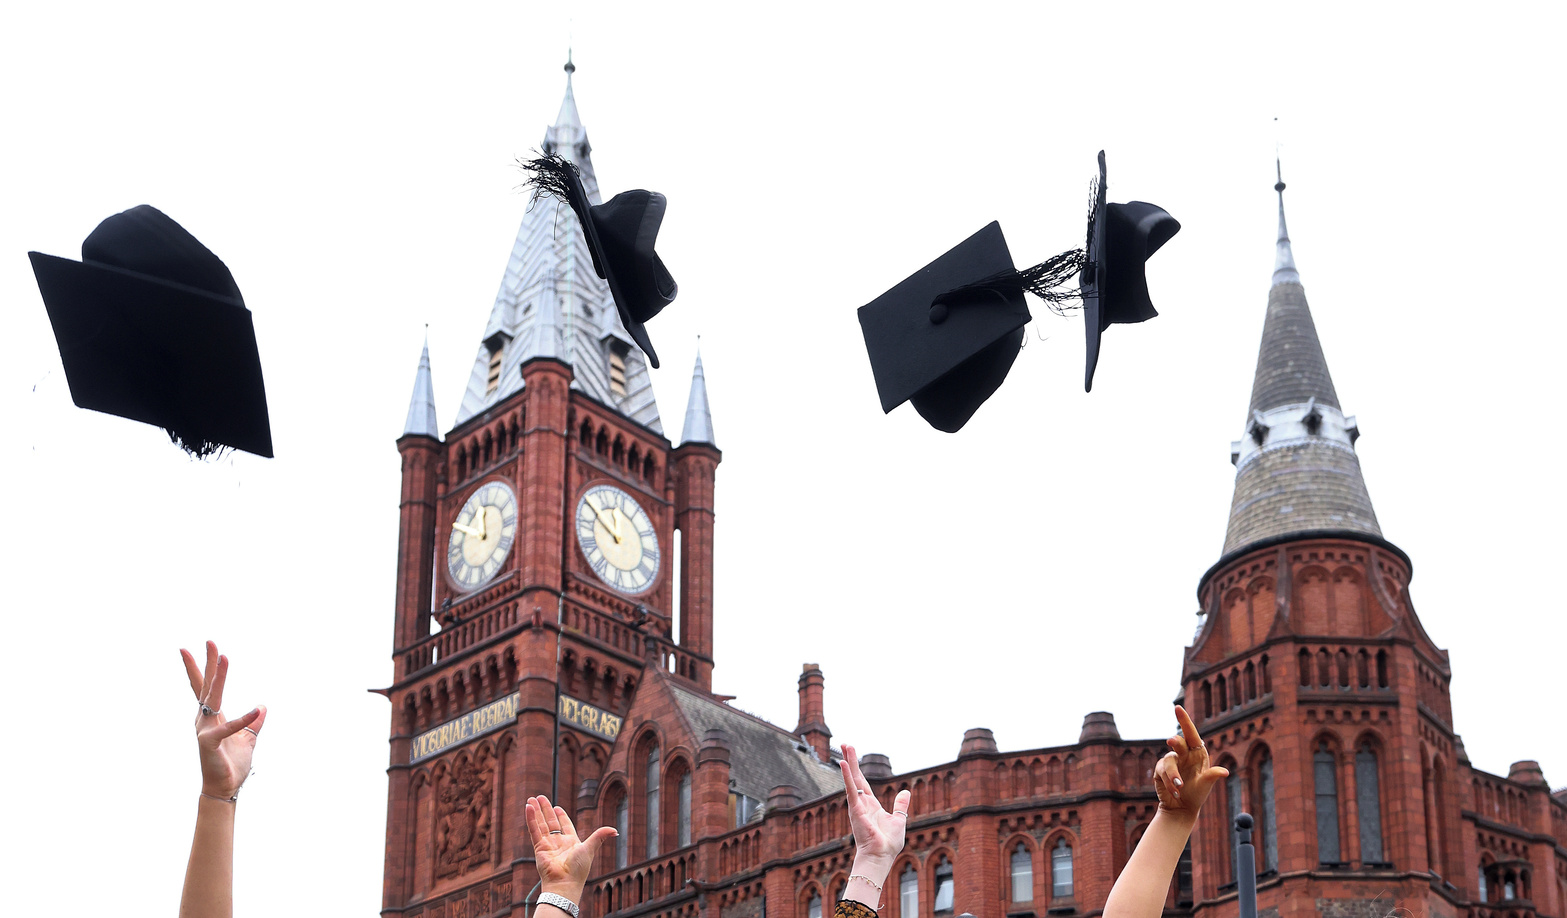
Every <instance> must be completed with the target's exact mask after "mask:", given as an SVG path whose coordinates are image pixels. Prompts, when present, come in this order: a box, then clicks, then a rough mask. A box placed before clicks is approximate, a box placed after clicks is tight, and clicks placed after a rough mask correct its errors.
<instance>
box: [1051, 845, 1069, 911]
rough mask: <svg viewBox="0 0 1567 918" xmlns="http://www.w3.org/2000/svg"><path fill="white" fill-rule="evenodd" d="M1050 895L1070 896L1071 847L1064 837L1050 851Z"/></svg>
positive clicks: (1062, 897)
mask: <svg viewBox="0 0 1567 918" xmlns="http://www.w3.org/2000/svg"><path fill="white" fill-rule="evenodd" d="M1050 895H1051V896H1052V897H1053V898H1056V899H1069V898H1071V897H1072V848H1071V847H1070V846H1069V845H1067V843H1066V839H1064V838H1063V839H1061V840H1060V841H1058V842H1056V847H1055V850H1054V851H1051V852H1050Z"/></svg>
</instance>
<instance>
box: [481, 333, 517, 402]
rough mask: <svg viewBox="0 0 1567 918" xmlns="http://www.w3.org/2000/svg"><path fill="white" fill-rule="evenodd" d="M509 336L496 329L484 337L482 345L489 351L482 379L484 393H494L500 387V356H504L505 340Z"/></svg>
mask: <svg viewBox="0 0 1567 918" xmlns="http://www.w3.org/2000/svg"><path fill="white" fill-rule="evenodd" d="M510 340H511V336H510V335H508V334H506V333H505V332H502V331H498V332H496V333H495V334H493V335H491V336H489V337H488V338H485V339H484V346H485V347H486V348H487V349H489V352H490V368H489V373H488V375H486V376H485V380H484V394H485V395H494V394H495V390H497V389H499V388H500V387H501V358H503V357H505V356H506V342H508V341H510Z"/></svg>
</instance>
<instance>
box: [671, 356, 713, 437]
mask: <svg viewBox="0 0 1567 918" xmlns="http://www.w3.org/2000/svg"><path fill="white" fill-rule="evenodd" d="M687 443H711V444H713V445H714V446H717V445H718V441H716V440H714V439H713V412H712V409H710V408H709V407H708V405H707V374H706V373H705V372H703V370H702V354H701V352H700V351H699V352H697V355H696V367H695V368H693V369H692V370H691V397H690V398H688V399H687V400H686V425H685V428H684V429H683V430H682V431H681V434H680V445H682V446H684V445H685V444H687Z"/></svg>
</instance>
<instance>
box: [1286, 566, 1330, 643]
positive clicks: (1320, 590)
mask: <svg viewBox="0 0 1567 918" xmlns="http://www.w3.org/2000/svg"><path fill="white" fill-rule="evenodd" d="M1330 579H1331V578H1330V577H1329V575H1328V572H1327V569H1326V568H1323V567H1321V566H1319V565H1315V564H1313V565H1309V566H1307V567H1303V568H1301V569H1300V571H1298V572H1297V573H1296V574H1295V590H1294V600H1295V602H1294V603H1293V605H1294V607H1295V609H1296V610H1297V611H1298V612H1299V614H1298V616H1297V617H1296V621H1297V622H1298V623H1299V632H1298V633H1300V634H1307V635H1325V634H1328V633H1329V629H1328V584H1329V581H1330Z"/></svg>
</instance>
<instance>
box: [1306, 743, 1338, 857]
mask: <svg viewBox="0 0 1567 918" xmlns="http://www.w3.org/2000/svg"><path fill="white" fill-rule="evenodd" d="M1312 765H1313V773H1314V776H1315V778H1316V782H1317V860H1319V861H1321V862H1322V863H1324V864H1336V863H1338V862H1339V861H1340V860H1341V858H1340V857H1339V847H1338V779H1337V776H1336V775H1335V774H1334V762H1333V753H1331V752H1329V751H1327V749H1326V748H1324V749H1321V750H1319V751H1318V752H1317V754H1316V755H1315V756H1313V757H1312Z"/></svg>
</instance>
